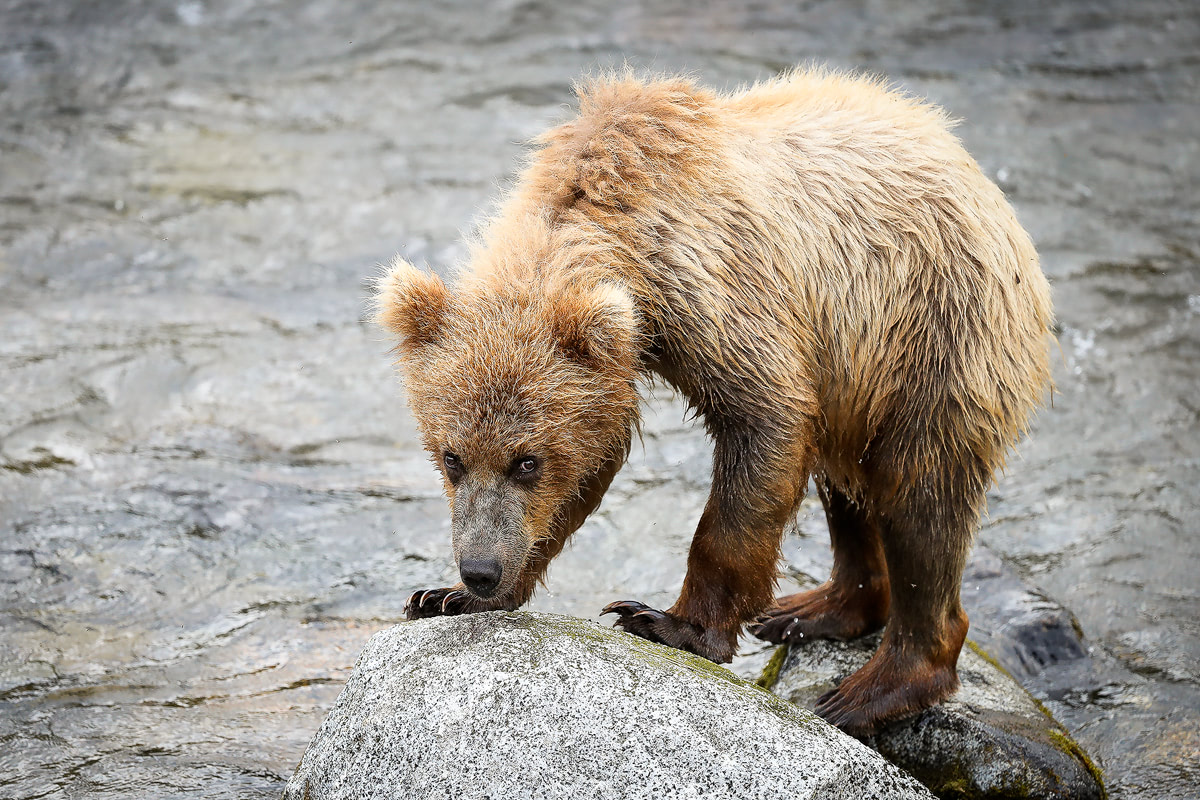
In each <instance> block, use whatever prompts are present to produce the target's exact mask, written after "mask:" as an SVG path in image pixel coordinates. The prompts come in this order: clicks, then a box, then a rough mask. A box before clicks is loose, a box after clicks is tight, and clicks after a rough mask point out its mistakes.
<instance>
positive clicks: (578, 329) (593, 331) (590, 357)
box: [550, 284, 638, 368]
mask: <svg viewBox="0 0 1200 800" xmlns="http://www.w3.org/2000/svg"><path fill="white" fill-rule="evenodd" d="M550 314H551V327H552V329H553V331H554V335H555V337H556V338H557V339H558V345H559V347H560V348H561V349H562V351H563V353H564V354H565V355H566V356H567V357H568V358H570V359H572V360H574V361H577V362H579V363H581V364H584V365H585V366H590V367H594V368H604V367H609V366H614V367H632V366H633V363H634V361H635V360H636V358H637V353H636V347H635V340H636V339H637V334H638V325H637V312H636V311H635V309H634V305H633V301H632V300H631V299H630V298H629V295H628V294H626V292H625V291H624V290H623V289H621V288H619V287H617V286H613V285H611V284H599V285H597V286H594V287H592V288H590V289H584V290H579V289H573V288H572V289H566V290H564V291H562V292H559V293H558V294H557V296H555V298H554V302H553V305H552V307H551V311H550Z"/></svg>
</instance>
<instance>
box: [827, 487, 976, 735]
mask: <svg viewBox="0 0 1200 800" xmlns="http://www.w3.org/2000/svg"><path fill="white" fill-rule="evenodd" d="M982 486H983V484H982V481H981V480H978V479H976V480H970V479H968V478H967V477H966V476H964V475H962V474H957V475H955V476H954V477H953V478H947V477H938V476H927V477H926V478H924V479H922V480H920V481H916V482H914V483H913V484H912V485H909V486H906V487H903V488H902V489H901V490H900V491H899V492H898V493H897V495H896V496H895V497H893V498H892V499H891V500H890V502H889V503H888V504H887V509H888V510H887V511H886V512H884V513H880V514H879V518H880V520H881V523H882V527H883V530H882V540H883V548H884V554H885V557H886V560H887V567H888V575H889V579H890V590H891V612H890V616H889V618H888V623H887V630H886V631H885V632H884V636H883V641H882V643H881V644H880V646H879V649H878V650H877V651H876V652H875V654H874V655H873V656H872V657H871V660H870V661H868V662H867V663H866V665H864V666H863V667H862V669H860V670H859V671H858V672H855V673H854V674H853V675H851V676H850V677H849V678H847V679H846V680H845V681H843V682H842V683H841V685H839V686H838V687H837V689H835V690H833V691H831V692H829V693H827V694H826V695H825V696H823V697H822V698H821V699H820V700H818V701H817V705H816V712H817V713H818V714H820V715H821V716H822V717H824V718H825V719H826V720H828V721H829V722H830V723H832V724H834V725H837V726H838V727H839V728H842V729H843V730H845V731H846V732H848V733H851V734H854V735H857V736H865V735H869V734H872V733H874V732H876V731H877V730H879V728H880V727H881V726H883V725H885V724H886V723H888V722H891V721H893V720H897V719H901V718H903V717H906V716H909V715H911V714H914V713H916V712H918V711H920V710H921V709H923V708H927V707H929V706H931V705H934V704H936V703H938V702H940V701H942V700H944V699H945V698H946V697H949V696H950V695H951V694H953V693H954V691H955V689H957V688H958V675H957V672H956V671H955V667H956V665H957V663H958V653H959V651H960V650H961V649H962V645H963V641H964V640H965V639H966V635H967V615H966V614H965V613H964V612H963V609H962V605H961V604H960V603H959V588H960V584H961V581H962V572H963V566H964V564H965V563H966V558H967V552H968V550H969V549H970V543H971V533H972V529H973V527H974V523H975V520H976V519H977V516H978V514H977V511H976V508H977V506H976V498H978V497H980V496H981V494H982Z"/></svg>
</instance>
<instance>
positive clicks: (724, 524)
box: [601, 426, 809, 664]
mask: <svg viewBox="0 0 1200 800" xmlns="http://www.w3.org/2000/svg"><path fill="white" fill-rule="evenodd" d="M808 463H809V454H808V440H807V438H806V437H803V436H792V437H785V436H783V435H782V434H781V433H779V432H778V431H775V432H773V433H772V434H771V435H764V434H758V435H755V434H752V433H750V432H748V431H746V430H740V429H738V428H737V427H736V426H733V427H732V431H731V433H729V434H727V435H725V436H720V435H718V437H717V440H716V447H715V451H714V453H713V483H712V491H711V493H710V495H709V498H708V504H707V505H706V506H705V509H704V514H703V515H701V517H700V524H699V525H698V526H697V528H696V535H695V536H694V537H693V538H692V546H691V548H690V549H689V551H688V571H687V575H686V576H685V577H684V580H683V590H682V591H681V592H680V594H679V599H678V600H677V601H675V604H674V605H673V606H671V607H670V608H669V609H667V610H666V611H658V610H656V609H653V608H649V607H648V606H646V605H643V604H642V603H638V602H636V601H633V600H622V601H618V602H616V603H610V604H609V605H607V606H606V607H605V608H604V611H603V612H601V613H602V614H610V613H612V614H618V615H619V616H618V618H617V620H616V621H615V622H614V625H616V626H619V627H621V628H624V629H625V630H626V631H628V632H629V633H632V634H635V635H637V636H641V637H642V638H643V639H649V640H650V641H652V642H659V643H661V644H665V645H669V646H671V647H675V648H678V649H680V650H687V651H688V652H691V653H695V654H697V655H700V656H704V657H705V658H707V659H709V660H710V661H715V662H717V663H719V664H721V663H726V662H729V661H732V660H733V656H734V653H735V652H736V650H737V638H738V634H739V633H740V632H741V628H742V624H743V623H745V622H746V621H748V620H751V619H753V618H754V617H756V616H757V615H758V614H761V613H762V612H763V611H764V610H766V609H767V608H768V607H769V606H770V605H771V604H772V603H773V602H774V597H773V589H774V585H775V568H776V564H777V562H778V560H779V545H780V542H781V541H782V539H783V526H784V525H785V524H786V523H787V521H788V519H790V518H791V515H792V514H793V513H794V512H795V510H796V505H797V504H798V503H799V502H800V500H801V499H802V498H803V496H804V495H803V492H804V487H805V484H806V483H807V480H808V470H807V468H806V466H807V464H808Z"/></svg>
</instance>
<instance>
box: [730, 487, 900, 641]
mask: <svg viewBox="0 0 1200 800" xmlns="http://www.w3.org/2000/svg"><path fill="white" fill-rule="evenodd" d="M817 490H818V492H819V494H820V495H821V502H822V503H823V504H824V506H825V518H826V520H827V521H828V522H829V540H830V543H831V544H832V545H833V571H832V573H831V574H830V576H829V580H827V581H826V582H825V583H823V584H821V585H820V586H818V587H817V588H815V589H812V590H811V591H807V592H800V593H798V594H793V595H788V596H787V597H781V598H779V599H778V600H777V601H776V602H775V607H774V608H772V609H770V610H769V611H767V612H766V613H765V614H763V615H761V616H759V617H758V619H757V620H756V624H754V625H751V626H750V628H749V631H750V633H752V634H753V635H755V636H757V637H758V638H760V639H764V640H766V641H768V642H775V643H776V644H780V643H782V642H797V643H799V642H804V641H811V640H812V639H854V638H856V637H858V636H862V635H863V634H866V633H871V632H872V631H876V630H879V629H880V628H882V627H883V624H884V622H886V621H887V615H888V604H889V596H888V574H887V562H886V561H885V559H884V553H883V542H882V541H881V540H880V537H879V528H878V527H877V525H876V524H875V523H874V522H873V521H872V520H871V519H870V518H869V517H868V515H867V514H866V512H865V510H864V509H862V508H861V507H860V506H859V505H858V504H857V503H855V502H853V501H852V500H851V499H850V498H849V497H847V496H846V495H845V494H843V493H842V492H840V491H838V490H837V489H836V488H834V487H833V486H831V485H830V484H829V482H828V481H827V480H822V481H818V483H817Z"/></svg>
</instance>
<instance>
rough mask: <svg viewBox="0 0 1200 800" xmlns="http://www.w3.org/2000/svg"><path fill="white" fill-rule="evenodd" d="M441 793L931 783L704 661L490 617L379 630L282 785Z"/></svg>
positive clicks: (552, 625) (554, 623) (717, 793)
mask: <svg viewBox="0 0 1200 800" xmlns="http://www.w3.org/2000/svg"><path fill="white" fill-rule="evenodd" d="M764 764H770V765H771V769H763V765H764ZM443 796H444V797H460V798H489V797H538V798H544V800H555V799H556V798H576V797H595V798H604V799H605V800H607V799H608V798H613V799H614V800H615V799H616V798H631V800H641V798H646V797H681V798H683V797H723V798H770V797H795V798H813V800H817V799H818V798H821V799H825V798H828V799H829V800H833V798H845V799H846V800H850V799H851V798H855V799H858V798H863V799H865V798H878V799H879V800H903V799H904V798H914V799H915V798H928V797H929V794H928V793H927V792H926V791H925V790H924V788H923V787H922V786H921V785H920V784H919V783H917V782H916V781H914V780H913V779H912V778H911V777H910V776H908V775H906V774H904V773H903V772H901V771H900V770H899V769H897V768H896V767H894V766H892V765H891V764H889V763H887V762H886V761H884V760H883V759H882V758H880V757H879V756H878V755H876V754H875V753H873V752H871V751H870V750H869V749H867V748H866V747H863V746H862V745H861V744H860V743H859V742H857V741H855V740H854V739H851V738H850V737H848V736H845V735H844V734H842V733H840V732H838V731H837V730H835V729H834V728H832V727H830V726H829V725H827V724H825V723H824V722H822V721H821V720H819V719H817V718H816V717H815V716H814V715H812V714H810V713H807V712H804V711H800V710H798V709H797V708H796V707H795V706H793V705H791V704H789V703H785V702H783V701H781V700H779V699H777V698H775V697H773V696H771V695H770V694H768V693H767V692H764V691H763V690H762V689H760V688H759V687H757V686H755V685H754V684H751V683H747V682H745V681H742V680H740V679H738V678H737V677H735V676H734V675H733V674H732V673H730V672H728V671H727V670H725V669H723V668H721V667H718V666H716V665H714V664H712V663H711V662H709V661H706V660H705V659H702V658H697V657H696V656H692V655H689V654H686V653H681V652H680V651H677V650H672V649H670V648H667V647H663V646H661V645H656V644H651V643H650V642H646V641H644V640H642V639H638V638H637V637H634V636H631V635H628V634H624V633H619V632H617V631H613V630H612V629H610V628H607V627H601V626H599V625H596V624H595V623H593V622H588V621H584V620H578V619H573V618H570V617H562V616H557V615H550V614H528V613H504V612H490V613H486V614H476V615H470V616H463V617H449V618H447V617H443V618H440V619H432V620H422V621H420V622H412V623H405V624H401V625H397V626H396V627H393V628H389V629H388V630H385V631H381V632H380V633H377V634H376V635H375V636H373V637H372V638H371V640H370V641H369V642H368V643H367V646H366V648H365V649H364V650H363V654H362V657H361V658H360V659H359V661H358V664H357V665H356V666H355V668H354V672H353V673H352V674H351V676H350V679H349V680H348V681H347V683H346V686H345V688H344V689H343V691H342V693H341V694H340V695H339V696H338V699H337V701H336V703H335V704H334V706H333V709H332V710H331V711H330V713H329V716H328V717H327V718H326V720H325V722H324V723H323V724H322V725H321V728H320V730H319V731H318V732H317V734H316V736H314V737H313V741H312V743H311V744H310V745H309V746H308V749H307V751H306V752H305V754H304V758H303V759H302V760H301V762H300V765H299V767H297V769H296V772H295V773H294V774H293V775H292V777H291V779H290V780H289V781H288V783H287V787H286V788H285V790H284V793H283V797H284V800H302V799H303V798H310V797H311V798H313V799H314V800H338V799H339V798H342V799H344V800H353V799H355V798H363V797H378V798H385V797H386V798H409V797H443Z"/></svg>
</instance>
